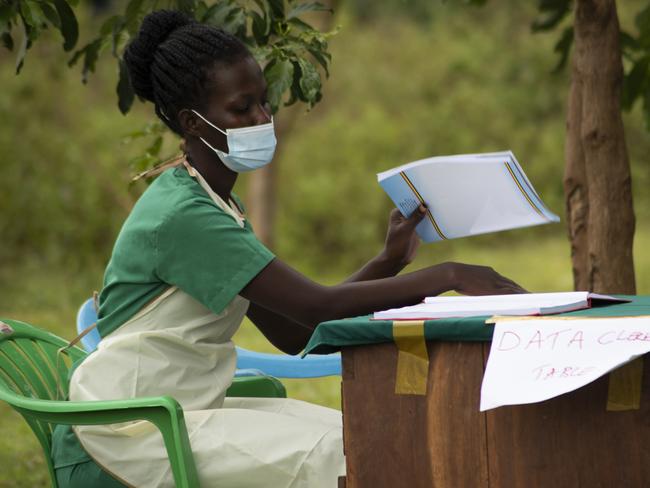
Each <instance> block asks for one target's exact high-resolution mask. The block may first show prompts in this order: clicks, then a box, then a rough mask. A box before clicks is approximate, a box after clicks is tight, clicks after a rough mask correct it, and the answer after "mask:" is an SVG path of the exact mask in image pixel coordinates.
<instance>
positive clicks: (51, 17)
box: [38, 2, 61, 30]
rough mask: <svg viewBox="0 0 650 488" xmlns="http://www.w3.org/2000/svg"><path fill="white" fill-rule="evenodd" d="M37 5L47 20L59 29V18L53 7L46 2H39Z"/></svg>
mask: <svg viewBox="0 0 650 488" xmlns="http://www.w3.org/2000/svg"><path fill="white" fill-rule="evenodd" d="M38 6H39V8H40V9H41V12H43V15H44V16H45V18H47V20H48V22H49V23H50V24H52V25H53V26H54V27H56V28H57V29H59V30H61V19H60V18H59V14H58V13H57V12H56V10H55V9H54V7H52V5H50V4H49V3H46V2H43V3H39V4H38Z"/></svg>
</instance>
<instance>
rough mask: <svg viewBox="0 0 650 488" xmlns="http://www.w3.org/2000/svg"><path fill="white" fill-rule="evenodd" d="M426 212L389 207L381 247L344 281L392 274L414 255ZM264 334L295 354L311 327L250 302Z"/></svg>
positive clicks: (251, 316)
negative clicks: (406, 214) (417, 229)
mask: <svg viewBox="0 0 650 488" xmlns="http://www.w3.org/2000/svg"><path fill="white" fill-rule="evenodd" d="M425 214H426V207H424V206H423V205H421V206H420V207H419V208H417V209H416V210H415V211H414V212H413V213H412V214H411V215H410V216H409V217H408V218H407V217H404V216H403V215H402V214H401V213H400V211H399V210H398V209H396V208H395V209H393V211H392V212H391V214H390V218H389V223H388V232H387V234H386V243H385V245H384V250H383V251H382V252H381V253H380V254H379V255H378V256H377V257H375V258H374V259H372V260H371V261H369V262H368V263H367V264H366V265H365V266H363V267H362V268H361V269H360V270H359V271H357V272H356V273H354V274H353V275H352V276H350V277H349V278H348V279H347V280H345V282H353V281H368V280H377V279H381V278H388V277H390V276H395V275H396V274H398V273H399V272H400V271H402V269H404V267H405V266H406V265H407V264H409V263H411V262H412V261H413V259H414V258H415V253H416V252H417V248H418V246H419V242H420V241H419V239H418V237H417V235H416V234H415V227H416V226H417V225H418V224H419V223H420V221H421V220H422V218H423V217H424V216H425ZM246 315H247V316H248V318H249V319H250V320H251V322H253V323H254V324H255V326H256V327H257V328H258V329H259V330H260V331H261V332H262V334H264V336H265V337H266V338H267V339H268V340H269V342H271V344H273V345H274V346H276V347H277V348H278V349H280V350H281V351H283V352H285V353H287V354H298V353H299V352H300V351H301V350H302V348H303V347H304V345H305V344H306V343H307V342H308V341H309V338H310V337H311V335H312V333H313V332H314V329H313V328H311V327H306V326H304V325H302V324H299V323H298V322H294V321H292V320H291V319H288V318H286V317H284V316H282V315H279V314H277V313H275V312H271V311H270V310H267V309H265V308H263V307H260V306H259V305H256V304H254V303H251V304H250V306H249V308H248V312H247V314H246Z"/></svg>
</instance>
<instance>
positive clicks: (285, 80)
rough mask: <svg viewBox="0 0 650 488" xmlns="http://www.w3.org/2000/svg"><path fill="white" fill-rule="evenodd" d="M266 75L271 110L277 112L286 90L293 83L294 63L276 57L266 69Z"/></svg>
mask: <svg viewBox="0 0 650 488" xmlns="http://www.w3.org/2000/svg"><path fill="white" fill-rule="evenodd" d="M264 77H265V78H266V83H267V85H268V88H267V97H268V100H269V104H270V105H271V111H272V112H273V113H276V112H277V110H278V108H279V107H280V102H281V101H282V96H283V95H284V92H285V91H286V90H287V89H289V88H290V87H291V84H292V83H293V64H292V63H291V61H289V60H288V59H274V60H273V61H271V62H270V63H269V64H268V65H267V66H266V68H265V69H264Z"/></svg>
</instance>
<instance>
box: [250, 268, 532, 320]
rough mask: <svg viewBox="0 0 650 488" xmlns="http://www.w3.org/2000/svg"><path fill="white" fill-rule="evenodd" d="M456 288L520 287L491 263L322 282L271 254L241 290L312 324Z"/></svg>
mask: <svg viewBox="0 0 650 488" xmlns="http://www.w3.org/2000/svg"><path fill="white" fill-rule="evenodd" d="M450 290H455V291H458V292H459V293H463V294H466V295H487V294H507V293H523V292H525V290H523V289H522V288H521V287H520V286H519V285H517V284H516V283H514V282H513V281H511V280H509V279H507V278H505V277H503V276H501V275H500V274H498V273H497V272H496V271H494V270H493V269H492V268H489V267H485V266H472V265H466V264H460V263H443V264H438V265H435V266H431V267H429V268H425V269H421V270H419V271H415V272H413V273H408V274H403V275H399V276H395V277H391V278H383V279H378V280H371V281H357V282H346V283H341V284H339V285H334V286H323V285H320V284H318V283H315V282H314V281H312V280H310V279H308V278H306V277H305V276H303V275H302V274H300V273H298V272H297V271H295V270H294V269H292V268H291V267H290V266H288V265H287V264H285V263H283V262H282V261H280V260H279V259H277V258H276V259H274V260H273V261H271V263H269V265H268V266H266V267H265V268H264V269H263V270H262V271H261V272H260V273H259V274H258V275H257V276H256V277H255V278H253V280H251V281H250V283H249V284H248V285H247V286H246V287H245V288H244V289H243V290H242V291H241V293H240V294H241V295H242V296H243V297H244V298H247V299H248V300H250V301H251V302H253V303H255V304H258V305H259V306H261V307H263V308H265V309H268V310H271V311H273V312H275V313H278V314H280V315H283V316H285V317H287V318H289V319H292V320H294V321H296V322H298V323H300V324H302V325H304V326H306V327H310V328H313V327H315V326H316V325H317V324H319V323H320V322H324V321H326V320H334V319H340V318H345V317H353V316H357V315H365V314H369V313H372V312H374V311H377V310H385V309H387V308H393V307H402V306H406V305H414V304H416V303H419V302H421V301H422V300H423V298H424V297H426V296H435V295H439V294H441V293H444V292H446V291H450Z"/></svg>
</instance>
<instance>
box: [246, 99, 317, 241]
mask: <svg viewBox="0 0 650 488" xmlns="http://www.w3.org/2000/svg"><path fill="white" fill-rule="evenodd" d="M303 110H304V107H302V106H301V105H299V104H295V105H293V106H291V107H289V108H285V109H284V110H283V111H282V115H281V116H280V117H278V118H277V119H276V120H275V135H276V137H277V139H278V146H279V147H280V148H281V147H282V144H283V142H284V140H285V139H286V137H287V135H288V134H289V133H290V132H291V128H292V127H293V126H294V124H295V122H296V120H297V118H298V117H299V116H300V114H302V112H303ZM281 154H282V151H281V150H276V152H275V156H274V157H273V162H272V163H271V164H268V165H266V166H264V167H263V168H261V169H258V170H257V171H253V172H252V173H251V175H250V179H249V181H248V190H247V192H246V199H247V201H248V214H249V218H250V221H251V224H252V226H253V228H254V229H255V235H257V237H258V238H259V240H260V241H262V242H263V243H264V244H266V245H267V246H268V247H271V248H272V247H273V246H274V244H275V242H274V232H273V229H274V228H275V209H276V191H277V174H278V172H279V166H280V161H281Z"/></svg>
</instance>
